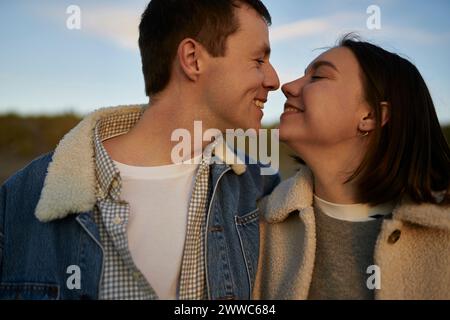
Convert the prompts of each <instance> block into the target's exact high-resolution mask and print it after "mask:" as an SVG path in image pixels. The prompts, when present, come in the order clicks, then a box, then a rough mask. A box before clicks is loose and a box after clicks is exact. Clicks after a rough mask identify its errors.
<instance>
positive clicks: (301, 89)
mask: <svg viewBox="0 0 450 320" xmlns="http://www.w3.org/2000/svg"><path fill="white" fill-rule="evenodd" d="M361 72H362V71H361V70H360V67H359V64H358V61H357V60H356V57H355V56H354V55H353V53H352V52H351V51H350V49H347V48H344V47H338V48H333V49H331V50H329V51H327V52H325V53H323V54H322V55H320V56H319V57H317V58H316V59H315V60H314V61H313V62H312V63H311V64H310V65H309V66H308V67H307V69H306V71H305V75H304V76H303V77H301V78H299V79H297V80H294V81H292V82H289V83H286V84H285V85H283V86H282V90H283V93H284V94H285V96H286V98H287V100H286V104H285V107H284V113H283V114H282V115H281V118H280V139H281V140H282V141H284V142H286V143H287V144H288V145H290V146H291V147H292V146H301V147H303V146H306V147H313V146H314V147H321V148H322V147H335V146H339V145H340V144H347V143H348V142H350V141H351V140H353V141H358V138H359V136H360V133H361V131H364V126H365V124H364V121H363V120H364V119H365V118H366V117H367V116H368V114H369V113H370V110H371V109H370V107H369V105H368V103H367V102H366V101H365V99H364V94H363V84H362V78H361V76H360V75H361ZM359 140H360V139H359ZM297 149H298V148H297ZM306 150H308V149H306Z"/></svg>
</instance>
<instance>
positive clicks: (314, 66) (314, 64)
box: [305, 60, 339, 74]
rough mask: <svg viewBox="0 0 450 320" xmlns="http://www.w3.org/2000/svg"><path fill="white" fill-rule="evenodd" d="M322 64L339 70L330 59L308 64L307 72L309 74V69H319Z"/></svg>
mask: <svg viewBox="0 0 450 320" xmlns="http://www.w3.org/2000/svg"><path fill="white" fill-rule="evenodd" d="M322 66H326V67H330V68H332V69H334V70H335V71H336V72H339V70H338V68H337V67H336V66H335V65H334V64H333V63H331V62H330V61H326V60H319V61H316V62H314V63H313V64H312V65H310V66H308V67H307V68H306V69H305V74H307V73H308V71H309V70H317V69H319V68H320V67H322Z"/></svg>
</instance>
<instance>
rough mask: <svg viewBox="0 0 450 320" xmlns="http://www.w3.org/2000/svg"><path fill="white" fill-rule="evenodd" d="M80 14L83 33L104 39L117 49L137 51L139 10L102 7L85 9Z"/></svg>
mask: <svg viewBox="0 0 450 320" xmlns="http://www.w3.org/2000/svg"><path fill="white" fill-rule="evenodd" d="M82 12H83V13H82V14H83V18H82V28H83V29H84V31H86V32H88V33H91V34H93V35H95V36H99V37H101V38H106V39H108V40H110V41H112V42H114V43H115V44H116V45H118V46H119V47H122V48H126V49H131V50H137V49H138V38H139V31H138V26H139V22H140V14H141V10H140V8H139V9H131V8H126V7H103V8H91V9H85V10H83V11H82Z"/></svg>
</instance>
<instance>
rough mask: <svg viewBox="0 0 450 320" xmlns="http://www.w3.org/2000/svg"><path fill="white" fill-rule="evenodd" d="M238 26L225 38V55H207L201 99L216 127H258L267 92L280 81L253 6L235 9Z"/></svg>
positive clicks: (264, 27) (264, 28)
mask: <svg viewBox="0 0 450 320" xmlns="http://www.w3.org/2000/svg"><path fill="white" fill-rule="evenodd" d="M235 15H236V17H237V19H238V21H239V29H238V31H237V32H235V33H234V34H232V35H230V36H229V37H228V39H227V46H226V53H225V57H217V58H210V61H209V67H208V68H207V70H206V77H205V78H204V79H205V91H204V92H205V101H206V104H207V107H208V108H209V109H210V111H211V117H212V119H210V120H211V124H214V125H215V126H216V128H217V129H220V130H222V131H223V130H225V129H238V128H239V129H244V130H246V129H249V128H253V129H259V128H260V127H261V118H262V117H263V111H262V108H263V107H264V103H265V102H266V101H267V96H268V93H269V91H272V90H276V89H278V87H279V85H280V83H279V79H278V75H277V73H276V72H275V69H274V68H273V67H272V65H271V64H270V62H269V55H270V45H269V31H268V27H267V24H266V22H265V21H264V20H263V18H262V17H261V16H260V15H259V14H258V13H257V12H256V11H255V10H253V9H251V8H249V7H247V6H244V5H243V6H242V7H241V8H236V9H235Z"/></svg>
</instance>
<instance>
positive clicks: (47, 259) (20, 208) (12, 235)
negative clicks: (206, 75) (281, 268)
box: [0, 153, 280, 299]
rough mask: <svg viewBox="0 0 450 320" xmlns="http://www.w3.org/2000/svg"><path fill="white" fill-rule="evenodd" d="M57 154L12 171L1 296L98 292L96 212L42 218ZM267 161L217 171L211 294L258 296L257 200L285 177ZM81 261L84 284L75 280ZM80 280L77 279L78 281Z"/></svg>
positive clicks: (2, 196)
mask: <svg viewBox="0 0 450 320" xmlns="http://www.w3.org/2000/svg"><path fill="white" fill-rule="evenodd" d="M51 160H52V153H50V154H47V155H44V156H42V157H40V158H38V159H36V160H35V161H33V162H32V163H31V164H29V165H28V166H27V167H26V168H24V169H22V170H21V171H19V172H18V173H16V174H15V175H14V176H13V177H11V178H10V179H9V180H8V181H7V182H6V183H5V184H4V185H3V186H2V187H1V189H0V299H97V298H98V293H99V288H100V285H99V284H100V280H101V275H102V268H103V253H102V250H103V249H102V246H101V243H100V240H99V239H100V238H99V233H98V228H97V225H96V224H95V222H94V220H93V213H92V212H77V213H74V214H70V215H68V216H67V217H66V218H64V219H59V220H54V221H51V222H46V223H43V222H40V221H39V220H37V218H36V217H35V215H34V212H35V208H36V206H37V203H38V201H39V198H40V195H41V191H42V188H43V184H44V180H45V176H46V173H47V167H48V165H49V163H50V162H51ZM279 180H280V179H279V176H278V175H272V176H261V175H260V166H259V165H247V170H246V172H245V173H244V174H242V175H240V176H238V175H236V174H235V173H234V172H233V171H232V170H231V168H230V167H229V166H228V165H225V164H213V165H212V167H211V170H210V192H209V207H208V209H209V210H208V218H207V229H206V232H207V234H206V251H205V255H206V256H205V261H206V277H207V292H208V298H209V299H250V297H251V290H252V287H253V284H254V280H255V274H256V268H257V262H258V251H259V235H258V233H259V218H258V210H257V207H256V202H257V200H258V199H260V198H261V197H263V196H265V195H267V194H268V193H270V192H271V191H272V190H273V188H274V187H275V186H276V185H277V184H278V183H279ZM71 266H75V267H76V268H79V269H78V271H79V273H78V274H79V275H80V278H79V279H80V287H79V288H77V287H74V286H73V281H72V280H73V276H74V274H75V273H74V271H73V269H71ZM71 284H72V285H71Z"/></svg>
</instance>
